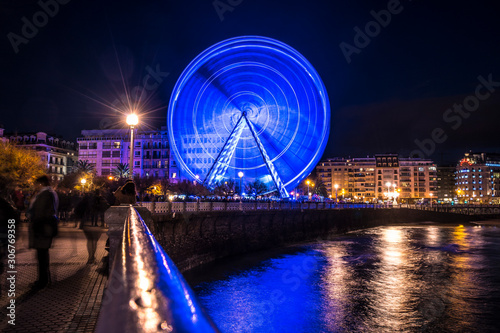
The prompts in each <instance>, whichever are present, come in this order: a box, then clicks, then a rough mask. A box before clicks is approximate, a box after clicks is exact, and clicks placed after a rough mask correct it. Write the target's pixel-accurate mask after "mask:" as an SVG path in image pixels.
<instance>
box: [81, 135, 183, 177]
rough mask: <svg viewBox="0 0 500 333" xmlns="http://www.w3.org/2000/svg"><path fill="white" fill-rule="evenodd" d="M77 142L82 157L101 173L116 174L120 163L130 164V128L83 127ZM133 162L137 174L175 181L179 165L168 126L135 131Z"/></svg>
mask: <svg viewBox="0 0 500 333" xmlns="http://www.w3.org/2000/svg"><path fill="white" fill-rule="evenodd" d="M77 143H78V146H79V156H78V159H79V160H80V161H87V162H88V163H90V164H91V165H92V166H93V167H94V170H95V171H96V175H98V176H109V175H113V174H114V173H115V170H116V169H117V167H118V166H119V165H120V164H123V165H127V166H128V164H129V161H130V160H129V156H130V155H129V154H130V130H129V129H104V130H83V131H82V137H80V138H78V139H77ZM133 161H134V162H133V173H134V175H139V176H141V177H158V178H170V179H172V180H176V179H178V178H179V173H178V169H177V165H176V163H175V160H174V159H173V158H171V155H170V146H169V142H168V135H167V131H166V128H165V127H162V128H161V129H160V130H154V131H152V130H147V131H145V130H139V131H136V132H135V134H134V158H133Z"/></svg>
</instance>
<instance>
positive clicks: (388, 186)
mask: <svg viewBox="0 0 500 333" xmlns="http://www.w3.org/2000/svg"><path fill="white" fill-rule="evenodd" d="M385 186H387V202H389V198H390V193H389V192H390V190H391V182H387V183H385Z"/></svg>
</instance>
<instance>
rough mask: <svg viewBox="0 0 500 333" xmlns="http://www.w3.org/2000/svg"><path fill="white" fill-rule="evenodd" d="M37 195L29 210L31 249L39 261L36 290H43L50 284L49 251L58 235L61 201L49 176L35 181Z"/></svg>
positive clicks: (34, 286)
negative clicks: (58, 210) (34, 250)
mask: <svg viewBox="0 0 500 333" xmlns="http://www.w3.org/2000/svg"><path fill="white" fill-rule="evenodd" d="M35 191H36V195H35V196H34V197H33V199H32V200H31V202H30V205H29V208H28V212H27V214H28V217H29V227H28V232H29V247H30V248H32V249H36V252H37V259H38V280H37V281H36V282H35V284H34V285H33V288H34V289H42V288H44V287H46V286H47V285H48V284H49V283H50V270H49V264H50V260H49V249H50V247H51V246H52V239H53V238H54V237H55V236H56V235H57V223H58V218H57V208H58V205H59V200H58V197H57V194H56V192H55V191H54V190H53V189H52V187H51V186H50V180H49V177H47V176H41V177H39V178H37V179H36V180H35Z"/></svg>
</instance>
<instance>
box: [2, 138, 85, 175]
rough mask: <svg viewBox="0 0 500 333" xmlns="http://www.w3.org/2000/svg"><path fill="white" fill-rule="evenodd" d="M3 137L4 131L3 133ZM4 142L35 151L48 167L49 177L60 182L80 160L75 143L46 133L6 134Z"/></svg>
mask: <svg viewBox="0 0 500 333" xmlns="http://www.w3.org/2000/svg"><path fill="white" fill-rule="evenodd" d="M0 134H2V136H3V130H2V131H1V133H0ZM4 141H9V142H11V143H13V144H15V145H16V146H21V147H23V148H28V149H33V150H34V151H36V153H37V154H38V155H40V157H41V159H42V162H43V163H44V165H45V166H46V167H47V175H48V176H49V177H50V178H51V179H52V181H55V182H58V181H60V180H62V179H63V178H64V176H65V175H67V174H68V173H70V172H71V171H72V168H73V166H74V164H75V163H76V161H77V160H78V152H77V149H76V145H75V143H74V142H71V141H67V140H63V139H62V138H60V137H57V136H51V135H48V134H47V133H45V132H37V133H15V134H12V133H11V134H8V133H7V134H5V136H4Z"/></svg>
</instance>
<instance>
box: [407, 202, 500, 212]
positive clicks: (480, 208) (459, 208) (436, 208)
mask: <svg viewBox="0 0 500 333" xmlns="http://www.w3.org/2000/svg"><path fill="white" fill-rule="evenodd" d="M401 208H410V209H417V210H427V211H433V212H442V213H456V214H465V215H500V206H498V205H439V204H438V205H432V206H430V205H406V204H403V205H401Z"/></svg>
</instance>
